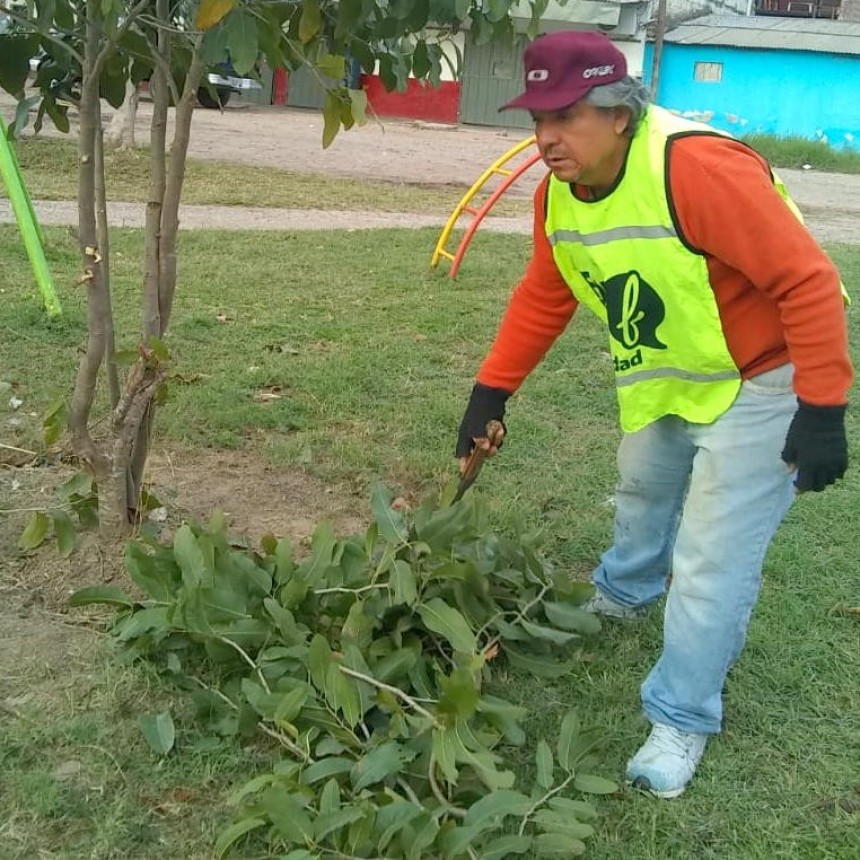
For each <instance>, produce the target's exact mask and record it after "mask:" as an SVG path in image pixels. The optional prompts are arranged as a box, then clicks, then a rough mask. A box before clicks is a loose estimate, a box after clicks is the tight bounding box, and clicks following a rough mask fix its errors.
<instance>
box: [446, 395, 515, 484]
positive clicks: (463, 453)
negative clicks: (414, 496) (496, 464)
mask: <svg viewBox="0 0 860 860" xmlns="http://www.w3.org/2000/svg"><path fill="white" fill-rule="evenodd" d="M510 396H511V395H510V394H509V393H508V392H507V391H505V390H504V389H502V388H491V387H490V386H489V385H481V383H480V382H477V383H475V387H474V388H473V389H472V393H471V395H470V396H469V403H468V405H467V406H466V412H465V414H464V415H463V420H462V421H461V422H460V432H459V434H458V436H457V448H456V450H455V452H454V455H455V456H456V457H458V458H459V459H460V470H461V471H462V469H463V465H464V463H465V459H466V458H467V457H468V456H469V454H471V453H472V449H473V448H474V447H475V446H476V445H477V446H478V447H480V448H482V449H483V450H484V451H486V452H487V456H488V457H492V456H493V455H495V454H496V452H497V451H498V450H499V448H501V446H502V440H503V439H504V436H505V431H506V428H505V424H504V421H502V419H503V418H504V417H505V403H506V401H507V399H508V398H509V397H510ZM490 421H498V422H499V424H501V430H500V431H498V432H496V433H495V434H494V435H493V438H492V439H490V438H488V437H487V424H489V423H490Z"/></svg>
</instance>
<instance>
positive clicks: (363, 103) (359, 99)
mask: <svg viewBox="0 0 860 860" xmlns="http://www.w3.org/2000/svg"><path fill="white" fill-rule="evenodd" d="M347 92H348V93H349V101H350V105H351V106H352V117H353V119H354V120H355V123H356V125H364V124H365V123H366V122H367V92H366V91H365V90H363V89H362V90H353V89H350V90H347Z"/></svg>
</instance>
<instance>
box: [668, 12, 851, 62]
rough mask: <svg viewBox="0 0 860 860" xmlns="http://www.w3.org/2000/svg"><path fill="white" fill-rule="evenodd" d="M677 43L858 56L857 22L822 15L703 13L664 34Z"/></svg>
mask: <svg viewBox="0 0 860 860" xmlns="http://www.w3.org/2000/svg"><path fill="white" fill-rule="evenodd" d="M665 38H666V41H667V42H672V43H674V44H678V45H726V46H729V47H732V48H764V49H766V50H783V51H816V52H819V53H825V54H853V55H855V56H860V23H853V22H849V21H831V20H827V19H823V18H776V17H771V16H769V15H768V16H765V15H760V16H750V17H747V16H744V15H705V16H704V17H702V18H695V19H694V20H692V21H687V22H685V23H684V24H680V25H678V26H677V27H673V28H672V29H671V30H669V31H668V32H667V33H666V37H665Z"/></svg>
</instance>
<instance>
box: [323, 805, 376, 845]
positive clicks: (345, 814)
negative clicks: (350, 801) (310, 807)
mask: <svg viewBox="0 0 860 860" xmlns="http://www.w3.org/2000/svg"><path fill="white" fill-rule="evenodd" d="M366 815H367V810H366V809H364V808H362V807H361V806H345V807H343V808H342V809H338V810H336V811H335V812H328V813H325V814H322V815H318V816H317V817H316V818H315V819H314V839H315V840H316V841H317V842H321V841H322V840H323V839H325V837H326V836H328V835H329V834H330V833H333V832H334V831H335V830H340V829H341V828H343V827H347V826H348V825H350V824H352V823H353V822H354V821H359V820H360V819H362V818H364V817H365V816H366Z"/></svg>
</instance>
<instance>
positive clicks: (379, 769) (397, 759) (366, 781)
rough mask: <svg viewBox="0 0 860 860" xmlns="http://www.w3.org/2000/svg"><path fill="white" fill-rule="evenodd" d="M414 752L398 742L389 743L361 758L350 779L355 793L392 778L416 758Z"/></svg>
mask: <svg viewBox="0 0 860 860" xmlns="http://www.w3.org/2000/svg"><path fill="white" fill-rule="evenodd" d="M416 754H417V753H416V752H415V751H414V750H408V749H406V748H405V747H403V746H401V745H400V744H398V743H397V742H396V741H387V742H386V743H384V744H382V746H378V747H376V748H375V749H372V750H371V751H370V752H369V753H368V754H367V755H365V756H363V757H362V758H360V759H359V760H358V761H357V762H356V763H355V765H354V767H353V768H352V773H351V774H350V779H351V780H352V786H353V788H354V789H355V791H361V790H362V789H363V788H367V787H368V786H369V785H376V784H377V783H378V782H382V781H383V780H385V779H387V778H388V777H390V776H393V775H394V774H396V773H398V772H399V771H400V770H401V769H402V767H403V765H404V764H406V763H407V762H409V761H412V759H413V758H415V756H416Z"/></svg>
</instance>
